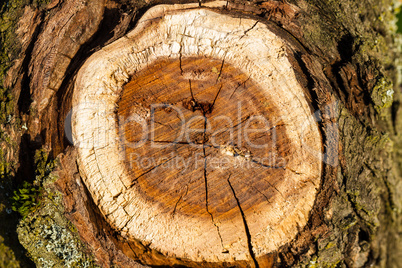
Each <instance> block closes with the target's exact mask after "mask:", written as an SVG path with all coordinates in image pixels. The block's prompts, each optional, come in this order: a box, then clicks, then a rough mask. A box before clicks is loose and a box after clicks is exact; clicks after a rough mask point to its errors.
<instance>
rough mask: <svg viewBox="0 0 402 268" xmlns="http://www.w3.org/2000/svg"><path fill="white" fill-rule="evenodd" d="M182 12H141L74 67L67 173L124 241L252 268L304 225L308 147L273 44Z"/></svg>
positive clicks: (312, 190) (280, 47) (269, 37)
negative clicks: (72, 152)
mask: <svg viewBox="0 0 402 268" xmlns="http://www.w3.org/2000/svg"><path fill="white" fill-rule="evenodd" d="M218 4H219V3H218ZM215 5H216V4H215ZM189 7H191V8H190V9H186V8H189ZM194 7H195V6H194V5H190V6H158V7H155V8H153V9H151V10H149V11H148V12H147V13H146V14H145V15H144V18H143V19H141V20H140V21H139V23H138V26H137V28H136V29H134V30H133V31H132V32H131V33H129V34H128V35H127V36H126V37H124V38H122V39H120V40H117V41H116V42H114V43H112V44H111V45H109V46H107V47H105V48H104V49H103V50H101V51H99V52H97V53H95V54H94V55H93V56H91V58H90V59H89V60H88V61H87V62H86V63H85V65H84V66H83V67H82V68H81V70H80V72H79V74H78V77H77V82H76V86H75V91H74V98H73V103H74V105H73V109H74V114H73V134H74V139H75V145H76V146H77V147H78V152H79V166H80V172H81V173H82V174H81V175H82V176H83V178H84V181H85V183H86V185H87V187H88V189H89V191H90V193H91V195H92V197H93V199H94V201H95V203H96V204H97V205H98V206H99V208H100V210H101V212H102V213H103V215H104V216H105V218H106V219H107V220H108V222H109V223H110V224H111V225H112V226H113V227H114V228H115V229H116V230H117V231H119V232H120V233H121V234H122V235H123V236H125V237H127V239H130V238H135V239H138V240H140V241H142V242H143V243H144V244H147V245H149V247H151V248H153V249H155V250H158V251H160V252H161V253H163V254H165V255H167V256H175V257H178V258H187V259H189V260H193V261H208V262H223V261H224V262H234V261H236V260H251V261H252V262H254V263H255V259H256V258H257V257H259V256H262V255H264V254H267V253H269V252H272V251H274V250H275V249H277V248H278V247H280V246H281V245H283V244H285V243H287V242H289V241H291V240H292V239H293V238H294V237H295V235H296V234H297V233H298V229H300V228H303V226H304V225H305V224H306V223H307V220H308V217H309V212H310V210H311V208H312V206H313V203H314V200H315V195H316V192H317V190H318V187H319V185H320V176H321V154H320V153H321V146H322V145H321V144H322V143H321V136H320V133H319V130H318V127H317V124H316V122H315V121H314V118H313V116H312V111H311V109H310V107H309V105H308V103H307V101H306V98H305V96H304V92H303V89H302V87H301V86H300V85H299V83H298V82H297V80H296V77H295V74H294V71H293V69H292V66H291V64H290V63H289V61H288V59H287V54H286V49H285V45H284V43H283V41H282V40H281V39H280V38H279V37H278V36H275V34H273V33H272V32H271V31H270V30H269V29H268V28H267V26H266V25H264V24H263V23H260V22H257V21H255V20H252V19H246V18H235V17H231V16H228V15H223V14H219V13H216V12H214V11H211V10H208V9H206V8H194ZM181 134H183V135H181Z"/></svg>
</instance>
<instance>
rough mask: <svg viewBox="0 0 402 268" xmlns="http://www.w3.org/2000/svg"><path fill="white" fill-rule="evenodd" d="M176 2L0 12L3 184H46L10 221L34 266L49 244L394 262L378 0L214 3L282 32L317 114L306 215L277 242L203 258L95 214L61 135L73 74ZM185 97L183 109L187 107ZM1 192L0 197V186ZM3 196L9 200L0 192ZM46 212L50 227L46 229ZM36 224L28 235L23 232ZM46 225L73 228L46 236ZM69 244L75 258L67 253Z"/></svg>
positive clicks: (384, 49) (383, 31) (390, 91)
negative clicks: (31, 206)
mask: <svg viewBox="0 0 402 268" xmlns="http://www.w3.org/2000/svg"><path fill="white" fill-rule="evenodd" d="M177 2H180V1H108V0H105V1H101V0H96V1H88V2H82V1H62V0H60V1H57V0H56V1H52V2H51V3H42V4H37V3H36V2H35V3H34V4H32V5H30V6H29V5H27V6H24V4H25V3H22V4H21V3H20V4H21V5H22V6H18V3H17V2H15V3H14V2H12V3H14V5H11V6H8V7H4V8H3V10H2V12H3V14H8V15H9V14H11V13H10V12H11V11H10V10H17V11H18V12H17V11H16V12H17V14H18V16H17V15H16V18H15V19H14V24H13V25H11V24H10V26H9V27H8V28H7V29H5V30H4V29H3V30H2V43H3V44H4V46H3V50H4V51H6V52H7V53H6V54H7V55H8V56H7V57H9V58H8V59H6V60H2V62H1V64H2V69H1V70H4V72H3V73H4V75H2V76H1V82H2V84H3V87H4V88H5V89H8V90H9V92H10V95H11V96H12V98H6V97H4V96H1V97H2V109H4V114H5V115H10V116H11V117H9V116H5V117H4V118H3V117H2V118H1V120H2V129H1V131H2V133H4V134H2V152H6V153H2V156H3V159H2V178H3V182H2V183H3V184H4V185H6V183H7V182H10V183H9V184H13V186H12V187H14V188H15V187H18V182H22V181H24V180H28V181H33V180H34V178H35V176H36V180H35V182H34V183H36V184H40V185H41V186H42V188H43V189H44V190H43V193H44V194H43V196H42V197H41V198H42V205H39V206H37V207H35V211H31V212H30V213H29V214H28V216H26V217H25V218H24V219H23V220H22V221H21V222H20V224H19V231H18V232H19V238H20V241H21V243H22V244H23V246H24V247H25V248H27V250H28V252H29V253H30V255H31V257H32V259H33V260H34V261H35V263H36V264H38V265H41V266H46V258H47V257H46V256H44V255H49V256H54V257H48V259H47V260H48V262H47V263H48V265H50V264H49V263H52V262H53V263H54V264H56V265H59V266H63V265H73V264H75V265H80V264H81V265H82V263H84V262H85V263H90V264H91V265H95V264H96V265H99V266H101V267H111V266H113V265H117V266H121V267H136V266H141V265H150V266H154V265H155V266H156V265H162V266H189V267H222V266H231V265H235V266H238V267H247V266H259V267H270V266H274V267H280V266H281V267H282V266H284V267H286V266H292V267H293V266H295V267H299V266H311V267H327V266H331V267H335V266H340V267H366V266H370V265H374V266H378V267H398V263H400V261H401V259H402V253H401V252H402V242H401V240H400V233H401V231H402V230H401V228H402V223H401V209H402V200H401V196H400V193H401V192H402V191H401V182H400V179H401V176H402V174H401V168H400V167H401V163H400V162H401V159H402V158H401V145H400V144H401V134H400V133H401V131H402V124H401V122H402V120H401V119H400V115H401V107H400V105H399V104H400V98H401V94H400V92H401V88H400V80H399V73H398V70H399V69H398V61H397V59H396V58H397V57H398V56H399V51H398V50H397V44H398V43H397V42H398V36H397V35H396V33H395V32H394V31H395V25H394V23H395V16H394V12H395V10H396V5H397V4H396V3H393V2H391V1H386V0H384V1H380V2H378V1H371V0H364V1H359V2H355V1H342V2H335V1H330V0H325V1H313V0H292V1H288V2H285V1H267V2H261V1H228V2H226V3H224V6H223V7H219V8H217V9H216V11H217V12H219V13H221V14H228V15H230V16H236V17H242V18H244V19H253V20H257V21H259V22H261V23H263V24H264V25H266V27H267V28H269V30H270V31H272V32H273V33H275V34H276V35H278V36H280V38H281V39H282V40H284V42H285V44H286V53H287V55H288V58H289V61H290V63H291V65H292V68H293V69H294V72H295V74H296V78H297V81H298V83H299V84H300V85H301V87H302V88H303V91H304V94H305V96H307V101H308V104H309V105H310V109H311V114H314V116H315V119H316V121H317V123H318V127H319V131H320V135H321V138H322V145H323V154H322V157H323V159H322V160H323V161H322V163H323V164H322V173H321V179H320V182H319V184H320V185H319V187H317V188H318V193H317V195H316V196H315V200H314V205H313V207H312V210H311V211H310V213H309V216H308V221H307V223H306V224H305V225H303V226H302V227H301V228H299V229H298V230H297V235H296V236H295V237H292V239H291V240H290V241H289V242H286V243H285V244H283V245H281V246H280V247H279V248H277V249H275V250H273V251H270V252H269V253H267V254H265V255H263V256H259V257H257V258H255V257H253V256H252V255H253V254H251V253H252V252H253V251H252V250H251V251H250V255H251V256H250V257H253V258H251V259H252V260H251V259H250V258H249V259H247V260H241V261H237V262H236V261H222V260H219V261H218V262H213V261H208V262H202V261H199V260H192V259H191V258H180V257H177V256H174V255H166V254H162V253H161V252H158V251H157V250H155V249H154V248H152V245H148V244H146V243H143V242H142V241H140V240H138V239H127V237H126V236H125V235H124V234H122V233H120V232H117V231H116V228H115V226H113V224H111V223H110V221H108V220H106V219H105V217H104V216H103V215H104V214H105V213H104V211H103V210H102V208H98V205H99V199H97V198H96V197H95V198H94V195H93V189H91V187H90V186H88V183H87V181H86V178H85V177H83V174H85V170H83V167H82V165H80V164H79V161H78V163H77V158H79V152H77V149H76V148H74V147H73V146H72V145H71V144H70V143H69V140H71V137H70V136H69V134H68V133H69V131H66V132H65V129H69V127H70V121H69V120H70V118H71V114H69V112H70V110H71V108H72V105H73V101H74V100H73V93H74V84H75V83H76V81H77V73H78V71H79V70H80V69H81V67H82V66H83V64H84V62H85V61H86V60H87V59H88V58H89V57H90V56H91V55H94V53H95V52H97V51H99V50H101V49H102V48H103V47H104V46H106V45H108V44H111V43H112V42H114V41H115V40H117V39H119V38H120V37H123V36H124V35H126V34H127V33H128V32H129V31H130V30H132V29H133V28H134V26H135V25H136V24H137V22H138V20H139V19H140V17H141V16H142V15H143V14H144V13H145V12H146V11H147V10H149V9H150V7H151V6H153V5H156V4H172V3H177ZM199 4H200V5H203V4H204V3H203V2H202V1H200V2H199ZM367 7H372V8H367ZM4 16H5V15H3V19H4ZM9 21H12V20H9ZM7 49H8V50H7ZM180 64H181V62H180ZM183 66H184V65H183ZM217 66H218V65H217ZM180 67H181V66H180ZM218 67H219V66H218ZM216 70H217V71H218V72H219V70H218V68H216ZM221 71H222V70H221ZM167 72H170V70H167ZM231 72H232V71H231ZM233 72H234V71H233ZM239 76H240V75H239ZM240 84H241V83H240ZM3 95H5V94H3ZM193 98H194V97H193ZM11 99H12V100H11ZM190 101H191V100H189V101H188V102H186V103H184V104H183V106H185V107H188V108H190V110H191V109H193V110H195V107H196V106H194V105H192V104H191V102H190ZM193 101H194V100H193ZM3 103H4V105H3ZM8 103H13V104H14V105H13V106H12V108H8V109H5V108H7V107H11V106H5V104H8ZM229 104H230V103H228V104H227V105H229ZM200 105H201V104H200ZM200 105H199V106H197V107H204V106H202V105H201V106H200ZM3 107H5V108H3ZM205 107H206V106H205ZM124 109H125V108H124V98H123V99H122V100H121V111H119V112H121V113H122V114H124V113H125V110H124ZM200 109H201V110H202V111H204V109H203V108H200ZM2 112H3V110H2ZM204 116H205V114H204ZM66 118H67V120H65V119H66ZM164 120H167V119H166V118H165V119H164ZM66 133H67V135H66ZM161 133H162V134H161V137H163V138H164V139H165V138H169V137H170V136H169V135H170V134H169V132H168V130H167V129H166V130H163V131H161ZM166 133H167V134H166ZM163 135H165V136H163ZM166 135H167V136H166ZM6 137H7V140H6ZM203 138H205V134H204V135H203ZM195 139H196V137H195ZM10 141H12V142H10ZM202 144H204V142H202ZM41 148H42V149H44V151H46V152H47V153H48V154H49V156H50V158H52V159H57V163H58V164H57V167H56V170H55V171H53V172H51V173H50V170H47V169H46V167H48V164H49V163H50V160H46V161H44V163H45V164H44V167H45V168H44V170H45V171H44V173H43V176H42V175H39V174H41V172H40V170H41V169H40V168H39V166H40V164H38V163H41V162H40V161H39V160H38V157H35V152H37V150H38V149H41ZM204 153H205V152H204ZM77 154H78V155H77ZM237 154H238V155H241V153H237ZM5 163H14V164H11V165H5ZM3 166H4V167H3ZM6 175H7V176H6ZM56 177H57V178H56ZM40 178H42V181H40ZM43 178H45V179H43ZM9 184H7V185H9ZM229 186H230V188H231V190H233V192H234V190H235V189H236V186H235V187H233V185H232V184H231V183H230V181H229ZM5 189H6V190H2V192H1V194H2V195H5V193H6V191H7V190H8V189H11V188H10V187H8V188H7V187H6V188H5ZM8 191H9V190H8ZM54 196H59V197H60V198H54ZM236 200H237V201H238V202H237V205H238V206H239V208H240V210H241V202H239V200H238V199H237V198H236ZM2 202H3V203H4V204H5V207H7V206H8V207H9V206H10V201H8V200H7V198H6V197H5V196H4V197H2ZM207 203H208V201H207ZM51 204H56V205H54V206H52V205H51ZM207 206H208V205H207ZM3 210H4V209H3ZM2 214H4V213H2ZM242 214H243V213H242ZM13 215H15V214H13ZM211 215H212V214H211ZM243 216H244V215H243ZM2 217H3V218H4V216H2ZM48 218H49V219H50V220H49V219H48ZM35 222H36V223H35ZM46 222H47V224H49V226H53V227H52V228H53V229H52V228H50V229H49V228H44V227H43V226H46ZM39 223H40V224H39ZM13 224H15V223H13ZM54 226H56V227H54ZM42 227H43V228H42ZM40 228H42V229H43V230H42V229H41V231H38V230H39V229H40ZM246 229H247V228H246ZM47 230H52V231H47ZM36 231H37V232H38V235H37V236H36V238H33V237H30V236H29V234H30V233H33V232H36ZM46 232H47V233H46ZM52 234H55V235H54V236H56V234H60V236H62V234H64V236H65V237H71V238H69V239H65V240H60V239H58V240H57V239H53V238H52ZM14 236H15V235H14ZM24 237H25V238H24ZM27 237H29V239H27ZM32 239H33V241H34V242H32V241H31V240H32ZM35 241H36V242H35ZM37 241H42V242H40V243H39V242H37ZM72 241H75V242H72ZM39 244H45V245H47V247H46V248H47V251H48V252H47V254H45V253H44V252H46V250H42V251H41V250H36V249H35V248H40V246H38V245H39ZM68 244H71V245H74V246H70V247H68V246H66V245H68ZM249 244H250V243H249ZM5 246H7V245H5ZM61 248H62V250H61ZM11 250H17V249H16V247H14V246H13V247H11ZM49 252H50V253H49ZM60 252H62V253H63V254H64V255H63V254H62V253H60ZM77 252H80V253H77ZM67 253H68V254H70V253H71V255H74V254H75V255H74V256H78V255H79V256H80V257H77V258H76V259H73V260H71V259H69V257H68V256H70V255H68V254H67ZM52 254H53V255H52ZM80 254H81V255H80ZM18 258H20V257H18ZM41 258H42V259H41ZM43 259H45V261H43ZM26 263H27V264H26V265H29V263H28V262H26ZM22 265H23V264H22Z"/></svg>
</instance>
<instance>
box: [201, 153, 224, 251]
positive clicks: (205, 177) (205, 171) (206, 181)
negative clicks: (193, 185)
mask: <svg viewBox="0 0 402 268" xmlns="http://www.w3.org/2000/svg"><path fill="white" fill-rule="evenodd" d="M203 152H204V183H205V209H206V210H207V213H208V214H209V216H210V217H211V221H212V224H213V225H214V226H215V228H216V231H217V233H218V236H219V239H220V241H221V246H222V253H229V251H228V250H227V249H226V248H225V246H224V245H223V239H222V236H221V232H220V230H219V226H218V225H217V224H216V222H215V219H214V216H213V215H212V213H211V212H210V211H209V204H208V180H207V158H206V154H205V148H203Z"/></svg>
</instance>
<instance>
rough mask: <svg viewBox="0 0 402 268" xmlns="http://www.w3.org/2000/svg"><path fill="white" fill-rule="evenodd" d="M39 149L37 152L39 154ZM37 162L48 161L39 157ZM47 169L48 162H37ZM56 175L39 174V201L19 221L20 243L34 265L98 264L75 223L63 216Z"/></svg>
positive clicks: (70, 265) (85, 265)
mask: <svg viewBox="0 0 402 268" xmlns="http://www.w3.org/2000/svg"><path fill="white" fill-rule="evenodd" d="M41 154H42V153H37V154H36V155H37V156H39V155H41ZM39 159H40V160H38V163H44V162H46V163H48V162H49V160H46V159H47V157H40V158H39ZM39 166H40V167H42V168H43V169H42V170H40V171H39V172H40V174H42V173H41V172H42V171H43V170H45V171H47V170H48V169H47V168H46V166H47V165H39ZM55 180H57V176H56V175H55V174H54V173H49V174H48V175H46V176H45V177H43V178H42V185H43V189H44V192H43V198H42V204H41V206H40V207H38V208H37V209H36V210H35V211H33V212H30V213H29V214H28V215H27V216H26V217H25V218H24V219H23V220H21V222H20V223H19V225H18V228H17V233H18V238H19V240H20V242H21V244H22V245H23V246H24V247H25V248H26V250H27V251H28V254H29V256H30V258H31V259H32V260H33V261H34V262H35V264H36V265H37V267H97V265H96V264H95V262H94V259H93V257H92V256H91V255H89V254H87V253H86V252H87V250H86V248H85V245H84V244H83V243H82V242H81V240H80V238H79V234H78V232H77V229H76V228H75V226H74V225H73V224H72V223H71V222H70V221H69V220H68V219H67V218H66V217H65V216H64V209H63V198H62V194H61V193H60V192H59V191H58V190H57V188H56V187H55V186H54V181H55Z"/></svg>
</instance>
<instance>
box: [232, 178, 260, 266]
mask: <svg viewBox="0 0 402 268" xmlns="http://www.w3.org/2000/svg"><path fill="white" fill-rule="evenodd" d="M230 176H231V175H229V177H228V178H227V182H228V184H229V187H230V190H231V191H232V193H233V197H234V198H235V200H236V203H237V207H238V208H239V211H240V214H241V217H242V219H243V225H244V230H245V232H246V236H247V247H248V252H249V254H250V257H251V259H252V262H253V264H254V267H255V268H258V267H259V265H258V262H257V259H256V257H255V254H254V251H253V245H252V243H251V234H250V229H249V228H248V224H247V220H246V215H245V214H244V211H243V209H242V207H241V205H240V200H239V199H238V198H237V196H236V192H235V190H234V188H233V186H232V184H231V183H230Z"/></svg>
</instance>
